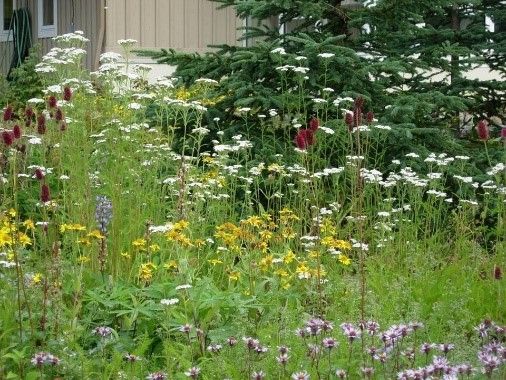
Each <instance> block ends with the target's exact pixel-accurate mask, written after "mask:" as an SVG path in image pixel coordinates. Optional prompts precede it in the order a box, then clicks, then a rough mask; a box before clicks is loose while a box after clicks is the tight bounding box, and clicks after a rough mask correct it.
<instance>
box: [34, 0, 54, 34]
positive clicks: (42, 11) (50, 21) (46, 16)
mask: <svg viewBox="0 0 506 380" xmlns="http://www.w3.org/2000/svg"><path fill="white" fill-rule="evenodd" d="M38 1H39V4H38V8H37V13H38V24H39V38H48V37H55V36H56V34H57V28H56V22H57V18H56V15H57V13H56V8H57V3H58V0H38Z"/></svg>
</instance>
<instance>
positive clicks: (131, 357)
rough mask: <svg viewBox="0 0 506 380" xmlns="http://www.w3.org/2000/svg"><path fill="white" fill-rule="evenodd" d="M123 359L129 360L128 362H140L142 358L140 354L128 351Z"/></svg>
mask: <svg viewBox="0 0 506 380" xmlns="http://www.w3.org/2000/svg"><path fill="white" fill-rule="evenodd" d="M123 360H124V361H126V362H128V363H135V362H138V361H139V360H141V358H140V356H137V355H134V354H130V353H128V352H127V353H126V354H125V355H124V356H123Z"/></svg>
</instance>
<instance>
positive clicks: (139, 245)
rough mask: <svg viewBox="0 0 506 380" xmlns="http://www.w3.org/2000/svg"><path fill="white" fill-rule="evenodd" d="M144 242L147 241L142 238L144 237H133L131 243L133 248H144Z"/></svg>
mask: <svg viewBox="0 0 506 380" xmlns="http://www.w3.org/2000/svg"><path fill="white" fill-rule="evenodd" d="M146 244H147V242H146V239H144V238H139V239H135V240H134V241H133V242H132V245H133V246H134V247H135V248H139V249H144V247H145V246H146Z"/></svg>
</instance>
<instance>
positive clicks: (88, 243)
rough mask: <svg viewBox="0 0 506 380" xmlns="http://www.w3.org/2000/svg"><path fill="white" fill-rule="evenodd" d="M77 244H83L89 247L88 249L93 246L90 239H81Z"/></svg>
mask: <svg viewBox="0 0 506 380" xmlns="http://www.w3.org/2000/svg"><path fill="white" fill-rule="evenodd" d="M77 243H79V244H82V245H85V246H87V247H88V246H90V245H91V241H90V239H88V238H80V239H77Z"/></svg>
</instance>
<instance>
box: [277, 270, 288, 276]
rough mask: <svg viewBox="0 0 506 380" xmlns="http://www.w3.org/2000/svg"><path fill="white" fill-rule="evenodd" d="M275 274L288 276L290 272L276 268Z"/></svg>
mask: <svg viewBox="0 0 506 380" xmlns="http://www.w3.org/2000/svg"><path fill="white" fill-rule="evenodd" d="M274 274H275V275H277V276H279V277H288V272H287V271H286V270H284V269H276V270H275V271H274Z"/></svg>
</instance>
